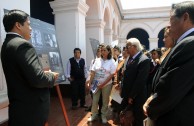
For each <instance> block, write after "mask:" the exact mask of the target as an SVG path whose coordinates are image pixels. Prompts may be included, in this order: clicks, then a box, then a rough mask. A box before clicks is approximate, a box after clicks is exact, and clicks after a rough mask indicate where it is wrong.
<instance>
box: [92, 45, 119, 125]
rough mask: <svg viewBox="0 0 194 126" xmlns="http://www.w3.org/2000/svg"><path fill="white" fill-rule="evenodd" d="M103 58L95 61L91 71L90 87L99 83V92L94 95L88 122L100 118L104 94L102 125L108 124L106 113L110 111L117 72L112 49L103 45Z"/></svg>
mask: <svg viewBox="0 0 194 126" xmlns="http://www.w3.org/2000/svg"><path fill="white" fill-rule="evenodd" d="M101 55H102V57H101V58H100V59H98V60H96V61H95V63H94V64H93V66H92V69H91V78H90V85H91V83H92V81H93V80H96V81H98V82H99V86H98V91H97V92H96V93H94V94H93V101H92V110H91V112H92V116H91V117H90V118H89V119H88V121H94V120H96V119H97V117H98V101H99V97H100V94H101V93H102V102H103V103H102V109H101V113H102V114H101V118H102V123H107V119H106V113H107V109H108V103H109V96H110V92H111V89H112V77H113V75H114V73H115V71H116V66H115V65H114V60H113V59H112V52H111V47H110V46H109V45H107V46H105V45H103V46H102V48H101Z"/></svg>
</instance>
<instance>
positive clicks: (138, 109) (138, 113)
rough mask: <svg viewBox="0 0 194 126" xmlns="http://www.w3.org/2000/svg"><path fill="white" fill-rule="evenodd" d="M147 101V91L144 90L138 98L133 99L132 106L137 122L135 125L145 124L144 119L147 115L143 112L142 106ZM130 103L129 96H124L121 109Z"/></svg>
mask: <svg viewBox="0 0 194 126" xmlns="http://www.w3.org/2000/svg"><path fill="white" fill-rule="evenodd" d="M144 103H145V93H144V92H142V93H141V94H140V95H139V96H137V97H136V99H135V100H134V101H133V104H132V105H131V108H132V110H133V114H134V117H135V122H134V124H133V126H143V120H144V119H145V115H144V113H143V109H142V106H143V104H144ZM127 105H128V98H123V101H122V103H121V110H124V109H125V108H126V106H127Z"/></svg>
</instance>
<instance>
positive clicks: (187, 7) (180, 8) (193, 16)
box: [171, 1, 194, 24]
mask: <svg viewBox="0 0 194 126" xmlns="http://www.w3.org/2000/svg"><path fill="white" fill-rule="evenodd" d="M171 12H172V14H173V15H174V16H175V17H177V18H181V17H182V16H183V14H185V13H188V14H189V17H190V20H191V21H192V23H193V24H194V1H184V2H180V3H177V4H172V8H171Z"/></svg>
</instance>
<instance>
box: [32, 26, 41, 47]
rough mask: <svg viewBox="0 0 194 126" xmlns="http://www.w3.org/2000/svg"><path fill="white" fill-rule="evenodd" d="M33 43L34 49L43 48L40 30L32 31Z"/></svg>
mask: <svg viewBox="0 0 194 126" xmlns="http://www.w3.org/2000/svg"><path fill="white" fill-rule="evenodd" d="M31 42H32V45H33V46H34V47H39V46H43V43H42V38H41V33H40V30H38V29H32V32H31Z"/></svg>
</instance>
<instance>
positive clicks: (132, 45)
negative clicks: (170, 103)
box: [121, 38, 150, 126]
mask: <svg viewBox="0 0 194 126" xmlns="http://www.w3.org/2000/svg"><path fill="white" fill-rule="evenodd" d="M126 48H127V52H128V54H129V55H130V57H129V59H128V61H127V64H126V70H125V72H124V78H123V85H122V92H121V97H123V101H122V103H121V106H122V109H125V108H126V106H131V107H132V108H133V111H134V117H135V122H134V125H133V126H143V118H144V115H143V110H142V106H143V104H144V102H145V100H146V98H145V86H146V83H147V78H148V75H149V70H150V59H148V57H147V56H146V55H144V54H143V53H142V49H143V47H142V46H141V44H140V42H139V40H138V39H136V38H131V39H128V40H127V44H126Z"/></svg>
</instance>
